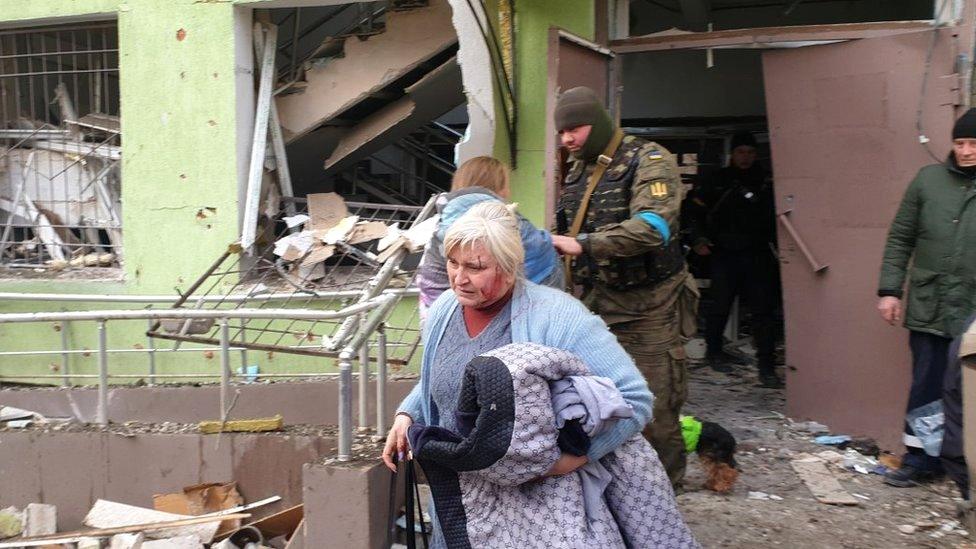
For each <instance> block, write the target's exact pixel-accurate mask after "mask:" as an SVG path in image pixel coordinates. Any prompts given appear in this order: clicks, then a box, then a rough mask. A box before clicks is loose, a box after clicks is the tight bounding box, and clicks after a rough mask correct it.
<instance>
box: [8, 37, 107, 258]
mask: <svg viewBox="0 0 976 549" xmlns="http://www.w3.org/2000/svg"><path fill="white" fill-rule="evenodd" d="M121 145H122V143H121V134H120V129H119V54H118V31H117V25H116V24H115V23H114V22H100V23H88V24H79V25H68V26H65V25H61V26H52V27H32V28H25V29H13V30H3V31H0V264H2V265H3V266H4V267H7V268H33V269H43V270H46V271H60V270H77V269H84V270H88V271H93V272H94V271H97V270H98V269H102V268H112V267H117V266H118V265H119V261H120V260H121V256H122V217H121V203H120V200H119V196H120V184H121V178H120V170H119V167H120V158H121V153H122V147H121Z"/></svg>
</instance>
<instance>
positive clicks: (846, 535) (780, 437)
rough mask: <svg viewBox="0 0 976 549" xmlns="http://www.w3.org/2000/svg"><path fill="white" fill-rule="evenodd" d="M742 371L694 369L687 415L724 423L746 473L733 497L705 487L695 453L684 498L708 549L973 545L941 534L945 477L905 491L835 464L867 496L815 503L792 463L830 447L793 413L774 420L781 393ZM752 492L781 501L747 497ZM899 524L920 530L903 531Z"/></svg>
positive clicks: (948, 518) (947, 511) (948, 513)
mask: <svg viewBox="0 0 976 549" xmlns="http://www.w3.org/2000/svg"><path fill="white" fill-rule="evenodd" d="M742 371H743V372H745V374H744V375H742V376H741V377H732V376H728V375H724V374H717V373H715V372H712V371H711V370H710V369H709V368H706V367H704V366H703V365H701V364H695V363H693V364H692V368H691V383H690V390H689V393H690V394H689V402H688V405H687V406H686V408H685V413H689V414H693V415H695V416H697V417H699V418H702V419H706V420H709V421H715V422H717V423H719V424H721V425H722V426H724V427H725V428H726V429H728V430H729V431H731V432H732V433H733V434H734V435H735V437H736V439H737V440H738V442H739V444H740V450H739V452H738V454H737V461H738V462H739V466H740V469H741V476H740V477H739V481H738V483H737V485H736V486H735V488H734V490H733V491H732V493H730V494H728V495H719V494H716V493H714V492H710V491H707V490H704V489H702V488H701V485H702V482H703V481H704V479H705V475H704V473H703V471H702V469H701V467H700V466H699V464H698V460H697V458H694V457H692V458H691V459H689V469H688V474H687V477H686V480H685V484H684V492H683V493H680V494H679V496H678V503H679V505H680V506H681V508H682V510H683V512H684V514H685V518H686V520H687V521H688V523H689V525H690V526H691V528H692V530H693V531H694V532H695V535H696V536H697V537H698V540H699V541H700V542H701V543H702V545H703V546H704V547H749V548H752V547H789V548H806V547H810V548H813V547H816V548H821V547H844V548H853V547H871V548H874V547H884V548H891V547H976V546H974V545H971V543H972V540H970V539H969V538H968V537H966V533H965V532H964V531H962V530H961V529H959V528H954V529H952V531H951V532H940V529H941V528H942V527H943V525H945V524H947V523H952V522H953V521H955V520H956V517H955V505H956V501H957V499H956V491H955V489H954V487H953V486H952V485H950V483H949V482H947V481H945V482H939V483H936V484H930V485H927V486H924V487H915V488H902V489H898V488H892V487H890V486H887V485H885V484H883V483H882V482H881V477H880V476H877V475H863V474H859V473H853V472H846V471H844V470H841V469H840V468H839V467H833V466H831V471H832V472H834V474H835V476H836V477H837V478H838V480H839V481H840V483H841V485H842V486H843V487H844V488H846V489H847V491H849V492H851V493H856V494H859V495H860V496H864V497H866V499H861V501H860V504H859V505H858V506H856V507H840V506H832V505H825V504H822V503H819V502H817V501H816V500H815V499H814V498H813V496H812V495H811V494H810V492H809V490H808V489H807V488H806V486H805V485H804V484H803V482H802V481H801V480H800V478H799V477H797V475H796V473H795V472H794V471H793V469H792V467H791V466H790V460H791V456H794V455H795V454H797V453H800V452H809V453H817V452H822V451H824V450H825V449H828V448H827V447H824V446H818V445H816V444H814V443H813V442H812V438H813V435H811V434H809V433H805V432H800V431H798V430H796V429H793V428H792V427H791V426H790V423H789V421H788V420H785V419H779V418H774V417H772V416H775V415H776V414H775V412H779V413H782V412H784V408H785V400H784V397H783V391H780V390H770V389H762V388H759V387H756V379H755V376H754V374H753V373H752V371H750V370H749V369H748V368H745V369H743V370H742ZM771 412H773V413H771ZM771 417H772V419H770V418H771ZM760 418H762V419H760ZM750 491H754V492H765V493H766V494H771V495H774V496H778V497H781V498H783V499H782V500H755V499H749V497H748V496H749V492H750ZM899 526H914V527H916V531H915V533H912V534H903V533H901V532H900V531H899ZM947 528H948V527H947Z"/></svg>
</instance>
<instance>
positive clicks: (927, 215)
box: [878, 109, 976, 486]
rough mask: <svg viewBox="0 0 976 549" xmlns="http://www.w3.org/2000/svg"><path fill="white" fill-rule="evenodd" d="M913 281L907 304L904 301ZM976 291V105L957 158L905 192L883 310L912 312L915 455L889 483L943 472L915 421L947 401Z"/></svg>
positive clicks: (909, 440) (887, 314) (956, 145)
mask: <svg viewBox="0 0 976 549" xmlns="http://www.w3.org/2000/svg"><path fill="white" fill-rule="evenodd" d="M906 278H907V279H908V284H907V286H908V300H907V301H908V302H907V307H905V306H903V305H902V296H903V287H904V286H905V280H906ZM974 292H976V109H970V110H969V111H968V112H966V114H964V115H963V116H962V117H961V118H960V119H959V120H957V121H956V124H955V126H954V127H953V130H952V152H951V153H949V158H948V159H947V160H946V161H945V163H943V164H933V165H930V166H926V167H924V168H922V169H921V170H919V172H918V175H917V176H915V179H914V180H913V181H912V182H911V184H910V185H909V186H908V189H907V190H906V191H905V196H904V198H903V199H902V202H901V206H900V207H899V208H898V213H897V214H896V215H895V219H894V221H893V222H892V224H891V230H890V231H889V233H888V241H887V243H886V245H885V251H884V259H883V260H882V263H881V281H880V283H879V284H878V296H879V297H880V300H879V301H878V311H879V312H880V314H881V317H882V318H883V319H884V320H885V321H887V322H888V323H889V324H892V325H894V324H895V323H896V322H898V321H900V320H901V319H902V317H903V316H904V325H905V327H906V328H908V330H909V346H910V348H911V351H912V385H911V390H910V392H909V395H908V410H907V412H908V413H907V415H906V422H905V435H904V442H905V446H906V447H907V453H906V454H905V456H904V458H903V459H902V466H901V468H900V469H898V470H896V471H892V472H889V473H888V474H887V475H886V477H885V482H886V483H887V484H891V485H893V486H911V485H913V484H915V483H916V482H918V481H923V480H928V479H932V478H935V477H938V476H940V475H941V474H942V466H941V464H940V462H939V457H938V452H936V455H935V456H932V455H930V454H927V453H926V452H925V449H924V447H923V444H922V440H921V439H920V438H919V437H918V436H916V433H915V431H914V429H913V428H912V427H911V425H910V424H909V419H908V418H909V417H911V416H912V415H917V414H918V412H917V411H918V410H920V409H923V410H924V409H926V408H923V407H925V406H926V405H929V404H931V403H932V402H934V401H937V400H939V399H941V398H942V389H943V380H944V377H945V371H946V367H947V362H948V356H949V344H950V343H951V341H952V338H953V337H956V336H958V335H960V334H961V333H962V332H963V331H964V330H965V328H966V326H965V321H966V319H967V318H968V317H969V316H970V315H971V314H972V313H973V312H974V310H976V309H974V307H976V300H974V299H973V297H974ZM903 311H904V314H903ZM913 412H914V413H913ZM930 451H931V450H930Z"/></svg>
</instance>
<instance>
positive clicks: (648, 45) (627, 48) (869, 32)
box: [610, 21, 932, 53]
mask: <svg viewBox="0 0 976 549" xmlns="http://www.w3.org/2000/svg"><path fill="white" fill-rule="evenodd" d="M931 28H932V22H931V21H881V22H874V23H841V24H833V25H796V26H786V27H758V28H748V29H732V30H722V31H712V32H688V33H674V32H668V33H667V34H665V33H657V34H649V35H646V36H634V37H631V38H623V39H620V40H613V41H611V42H610V47H611V49H613V51H615V52H617V53H637V52H644V51H659V50H672V49H689V48H718V47H726V46H746V45H752V44H774V43H782V42H809V41H841V40H858V39H861V38H876V37H879V36H891V35H893V34H901V33H906V32H918V31H924V30H930V29H931Z"/></svg>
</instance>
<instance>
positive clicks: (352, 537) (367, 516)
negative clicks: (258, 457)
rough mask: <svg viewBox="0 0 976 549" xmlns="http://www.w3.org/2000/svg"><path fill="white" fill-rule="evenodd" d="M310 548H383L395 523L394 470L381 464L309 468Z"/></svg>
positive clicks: (305, 486) (307, 513) (307, 539)
mask: <svg viewBox="0 0 976 549" xmlns="http://www.w3.org/2000/svg"><path fill="white" fill-rule="evenodd" d="M302 472H303V479H302V480H303V489H302V495H303V498H304V501H305V545H306V547H322V548H323V549H331V548H333V547H334V548H337V549H338V548H342V549H345V548H348V547H364V548H366V547H370V548H372V547H376V548H378V547H383V546H384V544H385V543H386V541H387V539H386V537H387V531H388V528H389V521H390V517H389V516H388V515H389V512H390V497H396V498H397V503H398V505H396V506H395V507H394V508H395V509H399V508H400V505H399V502H400V501H402V497H401V496H400V495H396V496H392V495H391V494H390V474H391V473H390V470H389V469H387V468H386V466H384V465H383V464H382V463H380V462H379V461H370V462H346V463H343V464H328V465H319V464H315V463H309V464H306V465H305V467H304V468H303V471H302Z"/></svg>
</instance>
